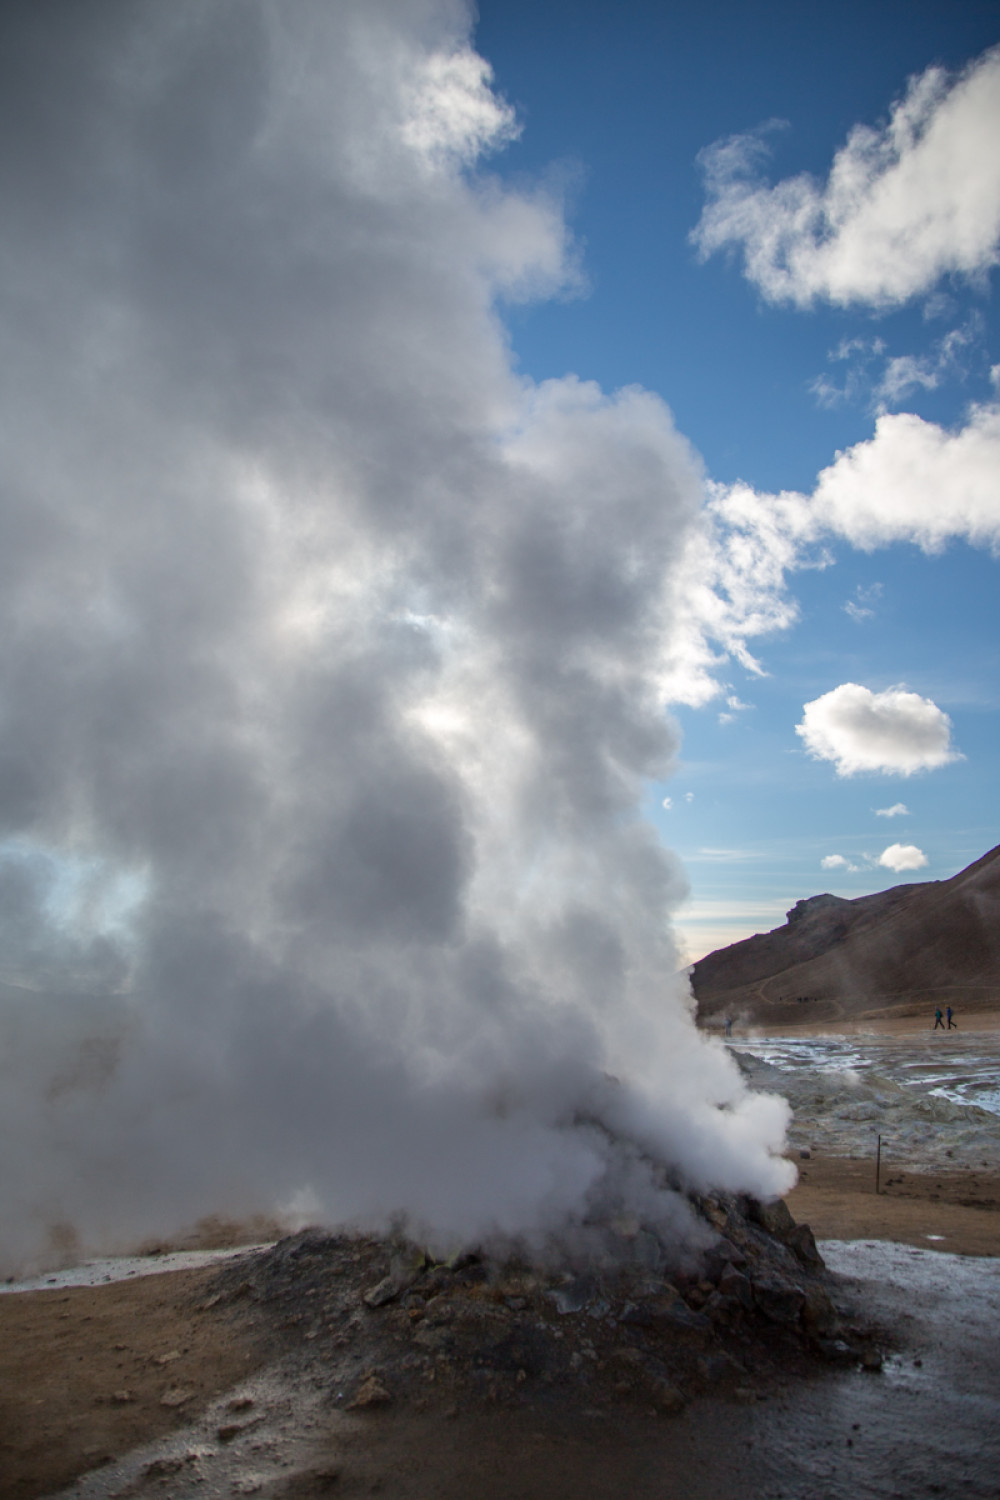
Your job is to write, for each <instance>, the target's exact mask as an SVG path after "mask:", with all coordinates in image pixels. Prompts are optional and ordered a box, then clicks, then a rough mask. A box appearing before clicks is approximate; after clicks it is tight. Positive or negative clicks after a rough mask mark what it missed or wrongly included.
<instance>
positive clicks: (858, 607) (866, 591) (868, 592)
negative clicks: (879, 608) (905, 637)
mask: <svg viewBox="0 0 1000 1500" xmlns="http://www.w3.org/2000/svg"><path fill="white" fill-rule="evenodd" d="M881 597H882V585H881V584H880V583H870V584H869V585H868V587H867V588H865V587H864V585H862V584H860V583H859V584H858V586H857V588H856V589H855V590H854V598H853V599H848V600H847V603H846V604H845V605H844V613H845V614H848V615H850V617H851V619H852V620H854V621H855V623H856V624H860V623H861V621H862V620H873V619H874V618H875V611H874V609H873V608H872V605H873V604H874V603H875V601H876V599H880V598H881Z"/></svg>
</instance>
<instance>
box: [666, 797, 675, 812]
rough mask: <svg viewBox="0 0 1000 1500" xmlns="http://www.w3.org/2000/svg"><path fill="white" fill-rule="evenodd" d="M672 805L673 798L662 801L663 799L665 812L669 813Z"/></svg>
mask: <svg viewBox="0 0 1000 1500" xmlns="http://www.w3.org/2000/svg"><path fill="white" fill-rule="evenodd" d="M673 805H674V799H673V797H664V799H663V806H664V807H665V808H666V810H667V812H669V811H670V809H671V808H672V807H673Z"/></svg>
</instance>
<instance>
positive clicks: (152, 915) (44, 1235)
mask: <svg viewBox="0 0 1000 1500" xmlns="http://www.w3.org/2000/svg"><path fill="white" fill-rule="evenodd" d="M0 27H2V29H3V33H4V35H3V38H2V45H0V71H2V76H0V143H2V145H0V151H2V157H0V178H2V186H3V193H4V201H5V204H6V210H5V213H4V217H3V224H2V227H0V258H2V265H3V276H2V279H0V286H2V288H3V292H2V304H0V318H2V329H3V337H4V348H5V359H4V361H3V365H2V368H0V385H2V399H0V411H2V412H3V413H4V417H3V424H4V430H3V445H4V453H5V462H4V480H3V486H2V492H0V505H2V515H3V528H4V536H5V544H4V547H3V550H2V552H0V567H2V569H3V579H2V591H0V610H2V630H3V639H4V641H5V650H4V653H3V656H2V659H0V733H2V739H0V817H2V820H3V822H2V832H0V838H2V842H0V881H2V884H3V892H4V901H3V917H2V921H3V930H2V961H3V965H4V971H5V980H6V982H5V984H4V986H3V988H2V991H0V1026H2V1033H3V1047H2V1052H0V1059H2V1060H0V1069H2V1071H3V1089H2V1094H0V1098H2V1105H0V1110H2V1121H0V1123H2V1131H0V1157H2V1170H0V1178H2V1180H3V1182H4V1184H5V1186H4V1189H3V1193H4V1203H3V1213H2V1226H3V1237H4V1244H3V1256H4V1258H5V1262H6V1264H7V1265H10V1266H12V1265H15V1264H18V1263H23V1262H24V1261H25V1260H27V1259H30V1258H31V1257H39V1256H41V1257H44V1255H45V1254H46V1246H47V1245H48V1244H49V1242H50V1239H51V1236H52V1235H53V1234H56V1236H57V1237H58V1235H59V1234H60V1233H62V1234H63V1237H64V1239H65V1237H66V1235H67V1234H68V1233H69V1232H70V1231H69V1230H68V1229H63V1230H59V1227H58V1226H60V1225H63V1226H70V1227H71V1229H72V1232H73V1233H76V1234H78V1235H79V1236H80V1240H81V1243H82V1244H83V1246H84V1247H86V1248H95V1247H97V1246H99V1245H104V1246H109V1245H113V1244H117V1245H123V1244H125V1243H127V1242H128V1241H129V1240H130V1239H134V1238H135V1237H136V1236H138V1235H140V1234H148V1233H163V1232H169V1231H170V1230H171V1229H174V1228H176V1227H177V1226H178V1224H180V1223H189V1222H191V1221H192V1220H193V1219H195V1218H197V1217H198V1216H199V1215H201V1214H205V1213H209V1212H228V1213H246V1212H250V1211H255V1210H264V1211H267V1210H273V1209H285V1210H289V1211H293V1210H295V1209H296V1208H298V1209H300V1210H301V1211H302V1212H303V1213H305V1214H308V1215H310V1216H315V1217H325V1218H327V1219H330V1220H337V1221H352V1222H364V1223H371V1224H380V1223H385V1222H386V1221H388V1220H389V1219H390V1218H391V1217H392V1216H393V1215H396V1214H399V1213H403V1214H406V1215H408V1216H409V1218H410V1221H411V1222H412V1223H413V1225H414V1226H415V1227H417V1228H419V1229H420V1231H421V1232H424V1233H426V1234H428V1235H430V1236H432V1237H435V1238H436V1239H437V1240H438V1241H440V1242H446V1241H455V1240H458V1239H462V1238H469V1237H475V1236H482V1235H488V1234H490V1233H493V1232H500V1233H506V1234H513V1235H521V1236H525V1237H527V1238H528V1239H529V1240H532V1241H534V1242H536V1243H540V1242H541V1241H542V1240H543V1239H544V1237H545V1236H546V1235H547V1234H549V1233H551V1232H556V1231H565V1229H566V1228H567V1226H569V1227H572V1226H573V1225H577V1224H579V1223H580V1222H582V1221H583V1220H584V1219H585V1218H586V1217H587V1215H588V1214H589V1213H591V1212H593V1211H594V1210H595V1209H596V1208H599V1207H602V1206H606V1205H608V1204H615V1203H621V1204H624V1205H625V1206H626V1207H632V1208H636V1207H639V1208H641V1209H642V1210H643V1212H646V1213H648V1214H650V1215H652V1216H653V1217H654V1218H658V1219H659V1220H660V1221H661V1222H663V1223H664V1224H667V1225H670V1226H672V1227H673V1229H674V1231H675V1232H676V1233H677V1234H678V1235H682V1234H683V1233H684V1232H685V1225H684V1219H683V1212H682V1209H681V1207H680V1204H679V1201H678V1200H677V1199H675V1198H673V1197H672V1196H671V1194H670V1193H669V1192H667V1191H665V1190H664V1189H663V1188H662V1186H660V1185H658V1184H657V1183H656V1182H654V1181H653V1178H652V1176H651V1174H650V1172H649V1170H648V1167H647V1166H646V1165H645V1164H644V1163H645V1157H644V1155H643V1153H645V1152H651V1153H653V1154H654V1155H656V1156H658V1157H660V1158H662V1159H664V1160H665V1161H667V1162H668V1163H669V1164H670V1165H671V1167H672V1168H673V1170H674V1174H675V1179H676V1181H677V1182H678V1183H679V1184H694V1185H696V1186H697V1185H700V1186H705V1185H708V1184H710V1183H714V1184H718V1185H722V1186H728V1187H741V1188H748V1189H750V1190H753V1191H756V1192H759V1193H762V1194H766V1193H771V1192H775V1191H778V1190H779V1189H781V1188H783V1187H784V1186H785V1185H786V1183H787V1173H788V1172H789V1170H790V1169H788V1168H786V1166H785V1165H784V1163H782V1162H781V1161H779V1160H777V1159H776V1157H775V1156H774V1154H773V1153H774V1152H775V1151H776V1150H778V1149H779V1148H780V1145H781V1141H782V1135H783V1129H784V1121H785V1109H784V1105H783V1104H782V1103H781V1102H780V1101H778V1100H774V1099H769V1098H766V1097H760V1096H751V1095H748V1094H747V1093H746V1092H745V1090H744V1089H743V1087H742V1085H741V1083H740V1081H739V1079H738V1077H737V1075H736V1070H735V1069H734V1068H733V1067H732V1066H731V1064H730V1062H729V1060H728V1058H726V1057H725V1056H724V1055H723V1054H722V1053H721V1051H720V1050H718V1049H716V1048H714V1047H712V1046H710V1045H708V1044H707V1043H706V1042H705V1041H704V1040H703V1039H702V1038H700V1037H699V1036H698V1034H697V1033H696V1032H695V1029H694V1027H693V1025H692V1022H691V1020H690V1016H689V1000H688V996H687V990H686V986H685V985H684V984H682V983H681V982H680V981H678V980H676V979H674V978H672V977H671V976H672V975H673V974H674V971H675V969H676V964H677V960H676V955H675V951H674V947H673V943H672V940H671V936H670V929H669V913H670V910H671V907H672V906H673V904H674V903H676V901H677V900H678V899H679V897H680V896H681V894H682V893H683V889H684V882H683V877H682V874H681V872H680V870H679V868H678V866H677V864H676V862H675V861H674V860H673V858H672V857H671V856H670V855H669V854H668V853H666V852H665V851H664V850H663V849H662V848H661V847H660V846H659V845H658V843H657V841H656V839H655V837H654V835H653V834H652V832H651V831H650V830H649V828H648V827H647V826H646V825H645V824H644V823H643V822H642V821H641V820H640V818H639V816H638V813H637V806H638V799H639V796H640V793H641V789H642V785H643V782H644V779H645V778H648V777H652V776H656V777H661V776H663V775H665V774H666V773H667V772H668V770H669V767H670V764H671V759H672V756H673V755H674V752H675V736H674V732H673V730H672V729H671V727H670V725H669V722H668V721H667V720H666V718H665V717H664V713H663V706H662V705H663V696H664V685H665V683H666V682H667V681H668V679H670V678H671V675H672V674H673V676H674V677H676V675H677V674H678V673H681V674H682V675H683V673H684V672H685V671H689V670H690V671H691V672H693V673H694V674H695V675H697V673H698V672H700V671H702V670H703V667H704V663H705V661H706V660H707V659H708V652H707V648H706V647H705V645H704V642H703V640H702V639H701V637H700V636H699V635H698V633H697V631H696V630H694V629H693V627H692V626H691V624H690V611H688V612H685V608H684V607H682V605H681V602H680V601H681V580H682V577H683V567H684V560H685V557H686V556H687V555H688V550H689V548H690V545H691V538H692V536H693V535H694V533H695V530H696V527H697V524H698V520H697V518H698V513H699V505H700V503H701V498H702V495H701V478H700V474H699V469H698V465H697V462H696V460H695V459H694V458H693V456H692V454H691V453H690V452H689V450H688V448H687V446H686V444H685V443H684V442H683V440H682V439H681V438H680V437H678V435H677V434H676V432H675V431H674V428H673V425H672V422H671V419H670V415H669V413H668V411H667V410H666V408H665V407H664V406H663V404H662V403H661V402H660V401H659V400H658V399H656V398H655V397H653V396H650V395H648V394H645V393H643V392H640V391H636V390H629V391H625V392H623V393H620V394H619V395H617V396H615V397H607V396H605V395H604V394H603V393H601V392H600V391H599V390H598V389H596V388H595V387H594V386H592V385H588V384H583V383H580V382H578V381H576V380H574V379H572V378H567V379H566V380H562V381H553V382H548V383H546V384H545V385H543V386H541V387H534V386H532V385H531V384H530V383H528V382H526V381H524V380H522V379H520V378H519V377H517V376H516V375H515V374H514V373H513V372H512V369H511V365H510V361H509V358H508V353H507V346H506V343H505V339H504V334H503V330H502V326H501V324H500V322H499V319H498V315H497V311H496V308H497V305H498V301H499V300H500V299H503V298H514V297H525V296H529V295H530V296H537V295H543V294H545V293H546V292H548V291H551V290H553V289H555V288H556V287H558V286H560V285H561V284H563V283H564V282H565V281H567V280H568V279H570V278H571V275H572V267H571V255H570V254H569V250H568V245H567V236H566V231H565V228H564V224H563V221H562V217H561V213H560V210H559V206H558V204H557V203H555V202H553V201H550V200H549V199H547V198H546V197H545V196H544V195H543V194H540V193H532V192H531V191H514V190H512V189H510V188H506V187H503V186H501V185H500V184H499V183H497V182H496V181H493V180H491V179H490V177H489V176H488V175H486V173H485V171H484V170H483V169H482V168H481V167H479V168H477V167H476V165H475V163H476V162H477V160H480V159H482V158H483V156H484V155H485V154H486V153H488V151H489V150H491V149H494V148H497V147H499V146H501V145H502V144H503V142H504V141H505V140H506V139H508V138H509V137H510V135H511V133H512V131H513V130H514V128H515V126H514V122H513V119H512V115H511V112H510V110H509V109H508V108H507V107H506V105H505V104H504V103H503V101H501V100H499V99H498V98H497V97H496V96H495V95H494V94H493V92H492V91H491V89H490V86H489V75H488V70H487V69H486V68H485V65H484V64H483V63H482V61H481V60H480V59H479V58H477V57H476V55H475V53H474V52H473V51H472V50H471V48H470V46H469V16H468V13H467V11H466V9H465V7H464V6H461V5H458V4H454V3H450V0H409V3H388V0H356V3H351V0H338V3H337V4H335V5H331V4H323V3H319V0H315V3H312V0H297V3H296V4H295V5H294V6H291V7H289V6H284V5H280V4H278V3H276V0H239V3H233V0H176V3H172V4H170V5H169V6H165V5H162V4H160V3H158V0H151V3H142V0H138V3H137V0H128V3H125V0H92V3H90V4H88V5H87V6H78V5H75V4H57V3H52V4H47V5H45V6H38V5H35V4H32V3H28V0H24V3H20V4H12V5H7V6H5V7H4V8H3V13H2V18H0ZM609 1075H613V1077H614V1078H615V1079H617V1080H618V1082H617V1083H615V1082H612V1081H610V1078H609ZM595 1122H600V1123H595Z"/></svg>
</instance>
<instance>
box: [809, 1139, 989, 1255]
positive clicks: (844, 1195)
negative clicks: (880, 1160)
mask: <svg viewBox="0 0 1000 1500" xmlns="http://www.w3.org/2000/svg"><path fill="white" fill-rule="evenodd" d="M795 1164H796V1166H797V1167H798V1169H799V1183H798V1186H797V1187H796V1188H794V1189H793V1191H792V1192H791V1193H790V1194H789V1196H788V1199H787V1202H788V1206H789V1208H790V1209H791V1211H792V1214H793V1215H794V1217H795V1218H796V1219H798V1220H800V1221H805V1223H807V1224H809V1225H810V1226H811V1228H812V1231H813V1233H814V1234H815V1235H816V1238H817V1239H839V1240H855V1239H875V1240H894V1241H896V1242H897V1243H900V1244H907V1245H919V1246H921V1247H923V1248H924V1249H936V1250H947V1251H952V1252H953V1253H955V1254H957V1255H1000V1174H998V1173H996V1172H988V1171H953V1172H914V1171H906V1170H905V1169H903V1168H894V1167H892V1166H891V1165H886V1164H883V1169H882V1173H881V1182H880V1186H881V1192H880V1193H879V1194H878V1196H876V1194H875V1163H874V1161H850V1160H845V1159H844V1158H841V1157H820V1158H816V1157H813V1158H812V1160H810V1161H797V1162H796V1163H795Z"/></svg>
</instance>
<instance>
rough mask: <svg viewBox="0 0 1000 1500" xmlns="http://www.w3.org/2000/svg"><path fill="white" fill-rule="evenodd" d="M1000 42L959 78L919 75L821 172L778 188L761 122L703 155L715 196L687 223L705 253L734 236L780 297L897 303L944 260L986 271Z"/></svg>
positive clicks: (757, 281)
mask: <svg viewBox="0 0 1000 1500" xmlns="http://www.w3.org/2000/svg"><path fill="white" fill-rule="evenodd" d="M998 139H1000V48H993V49H991V50H990V51H988V52H986V53H984V54H983V56H982V57H980V58H979V59H977V60H976V61H975V62H974V63H972V64H971V65H970V66H969V67H968V68H967V69H966V70H965V71H964V72H963V73H962V74H961V75H960V76H959V77H958V78H957V79H956V78H953V77H951V76H949V74H948V73H947V71H946V70H945V69H944V68H940V67H932V68H928V69H927V71H926V72H924V73H922V74H921V75H920V76H919V77H915V78H911V80H910V83H909V86H908V88H907V91H906V94H905V95H904V97H903V98H902V99H901V100H898V101H897V102H896V103H895V104H894V105H893V107H892V110H891V113H890V117H889V121H888V123H887V124H886V125H884V126H882V127H880V128H872V127H870V126H866V125H857V126H855V127H854V129H853V130H852V131H851V133H850V135H849V136H848V139H847V142H846V144H845V145H844V146H843V147H842V148H841V149H840V150H839V151H838V152H837V154H836V156H835V157H834V160H833V164H832V167H831V169H830V174H829V177H828V178H827V180H826V182H825V183H820V182H817V181H816V179H815V178H813V177H812V176H810V175H808V174H805V173H804V174H802V175H800V176H798V177H792V178H788V179H786V180H785V181H783V182H779V183H778V184H777V185H776V186H774V187H772V186H770V185H769V184H768V183H766V182H764V181H762V180H761V178H760V175H759V168H760V165H761V162H762V160H763V159H764V158H766V156H767V154H768V153H767V147H766V146H765V145H764V143H763V141H762V139H761V134H760V132H757V133H756V134H753V135H742V136H733V137H731V138H730V139H728V140H726V141H721V142H718V143H717V144H716V145H714V146H711V147H709V148H708V150H707V151H704V152H702V154H701V158H700V160H701V163H702V165H703V167H704V169H705V174H706V186H707V191H708V203H707V205H706V207H705V210H704V212H703V214H702V217H701V221H700V223H699V224H698V226H697V228H696V229H695V231H694V234H693V236H692V238H693V240H694V243H695V244H696V245H697V246H698V248H699V250H700V251H701V254H702V256H703V257H707V256H709V255H710V254H712V252H713V251H716V250H719V249H722V248H724V247H726V246H740V247H742V250H743V256H744V271H745V274H746V276H747V278H748V279H749V280H750V281H752V282H753V283H754V285H755V286H757V287H758V288H759V290H760V291H761V292H762V293H763V295H764V296H765V297H766V298H767V299H768V300H769V301H772V302H791V303H794V304H795V305H797V306H799V307H808V306H810V305H811V304H812V303H814V302H815V301H817V300H818V299H824V300H826V301H829V302H832V303H835V304H838V305H840V306H846V305H849V304H851V303H863V304H867V305H868V306H871V307H891V306H898V305H899V304H901V303H904V302H906V301H908V300H909V299H910V298H912V297H915V296H919V295H920V294H922V293H927V292H930V291H931V289H932V288H933V287H934V285H935V283H936V282H937V281H939V280H940V279H941V277H943V276H946V275H948V274H949V273H956V272H957V273H960V274H964V275H967V276H976V275H982V274H983V273H984V272H986V271H987V270H989V268H990V267H991V266H993V265H995V264H996V262H997V244H998V240H1000V152H997V150H996V141H997V140H998Z"/></svg>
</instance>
